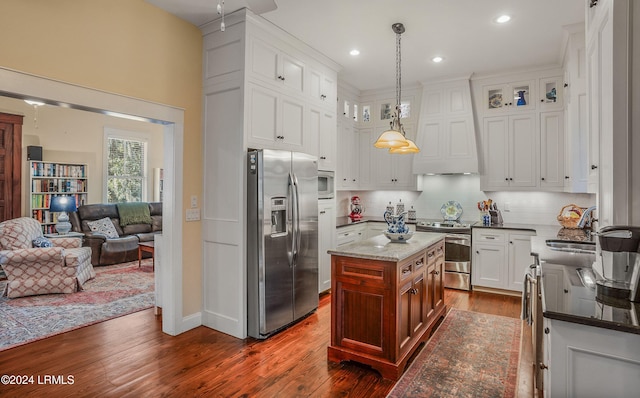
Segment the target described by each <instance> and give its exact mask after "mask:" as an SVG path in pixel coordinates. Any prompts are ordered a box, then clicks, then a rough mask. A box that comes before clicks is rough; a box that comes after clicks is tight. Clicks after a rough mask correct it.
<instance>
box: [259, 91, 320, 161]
mask: <svg viewBox="0 0 640 398" xmlns="http://www.w3.org/2000/svg"><path fill="white" fill-rule="evenodd" d="M248 97H249V98H248V104H249V113H248V120H247V130H248V134H249V135H248V138H247V140H248V145H249V146H250V147H255V148H270V149H289V150H293V151H302V152H308V153H312V154H315V153H317V144H311V143H310V142H308V139H307V138H308V137H309V130H308V129H306V128H305V105H304V103H302V102H300V101H299V100H297V99H295V98H293V97H289V96H286V95H284V94H280V93H278V92H277V91H274V90H272V89H269V88H266V87H262V86H259V85H257V84H248Z"/></svg>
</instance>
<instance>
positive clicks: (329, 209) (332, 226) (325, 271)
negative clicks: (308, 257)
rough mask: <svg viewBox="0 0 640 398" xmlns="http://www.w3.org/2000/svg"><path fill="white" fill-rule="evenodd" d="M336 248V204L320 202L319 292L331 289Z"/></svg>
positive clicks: (325, 201)
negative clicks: (333, 252)
mask: <svg viewBox="0 0 640 398" xmlns="http://www.w3.org/2000/svg"><path fill="white" fill-rule="evenodd" d="M335 247H336V204H335V201H334V200H333V199H328V200H320V201H319V202H318V291H319V292H320V293H322V292H324V291H327V290H329V289H331V255H330V254H328V253H327V250H330V249H333V248H335Z"/></svg>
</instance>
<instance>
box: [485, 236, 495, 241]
mask: <svg viewBox="0 0 640 398" xmlns="http://www.w3.org/2000/svg"><path fill="white" fill-rule="evenodd" d="M484 238H485V239H492V240H494V239H495V238H496V237H495V236H485V237H484Z"/></svg>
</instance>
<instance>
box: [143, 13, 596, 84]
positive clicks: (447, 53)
mask: <svg viewBox="0 0 640 398" xmlns="http://www.w3.org/2000/svg"><path fill="white" fill-rule="evenodd" d="M146 1H147V2H149V3H151V4H154V5H156V6H158V7H160V8H163V9H165V10H167V11H169V12H170V13H172V14H175V15H177V16H178V17H180V18H183V19H185V20H187V21H189V22H191V23H193V24H194V25H196V26H201V25H203V24H205V23H207V22H210V21H212V20H215V19H217V18H219V16H218V15H217V13H216V6H217V4H218V0H146ZM242 7H247V8H249V9H251V10H252V11H254V12H256V13H259V14H260V15H261V16H262V17H264V18H265V19H267V20H269V21H271V22H273V23H274V24H275V25H277V26H279V27H280V28H282V29H283V30H285V31H287V32H289V33H291V34H292V35H293V36H296V37H297V38H299V39H300V40H302V41H304V42H306V43H307V44H309V45H310V46H311V47H313V48H315V49H317V50H319V51H320V52H322V53H323V54H325V55H326V56H328V57H329V58H331V59H333V60H334V61H336V62H337V63H338V64H340V65H341V66H342V70H341V71H340V79H341V80H343V81H345V82H347V83H349V84H351V85H353V86H354V87H356V88H358V89H360V90H368V89H379V88H388V87H393V86H394V85H395V33H393V31H392V30H391V25H392V24H393V23H395V22H402V23H403V24H404V25H405V28H406V32H405V33H404V34H402V84H403V86H404V85H410V84H412V83H416V82H418V81H428V80H433V79H442V78H447V77H461V76H469V75H471V74H473V73H475V74H476V75H487V74H494V73H499V72H501V71H506V70H513V69H523V68H530V67H534V66H548V65H558V66H559V65H560V64H561V62H562V49H563V48H562V47H563V38H564V37H565V36H564V35H565V29H564V28H563V27H565V26H570V25H574V24H577V23H582V22H584V17H585V1H584V0H561V1H558V0H482V1H480V0H447V1H444V0H395V1H391V0H322V1H318V0H226V1H225V11H226V13H230V12H232V11H233V10H236V9H239V8H242ZM504 13H506V14H509V15H511V17H512V19H511V21H510V22H508V23H506V24H503V25H500V24H497V23H496V22H494V19H495V18H496V17H498V16H500V15H501V14H504ZM354 48H357V49H358V50H359V51H360V55H358V56H355V57H354V56H351V55H349V52H350V51H351V50H352V49H354ZM436 55H440V56H442V57H444V61H443V62H441V63H439V64H436V63H433V62H432V61H431V58H432V57H434V56H436Z"/></svg>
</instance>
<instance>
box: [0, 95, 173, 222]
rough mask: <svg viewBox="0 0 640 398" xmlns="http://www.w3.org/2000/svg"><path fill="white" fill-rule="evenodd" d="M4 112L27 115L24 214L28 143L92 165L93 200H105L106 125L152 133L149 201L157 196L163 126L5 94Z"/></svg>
mask: <svg viewBox="0 0 640 398" xmlns="http://www.w3.org/2000/svg"><path fill="white" fill-rule="evenodd" d="M0 112H3V113H11V114H16V115H24V120H23V125H22V159H23V162H22V165H23V173H22V197H23V200H22V202H23V203H22V214H23V215H26V213H27V212H28V208H25V206H26V203H27V202H26V198H27V197H28V195H29V175H28V174H27V171H26V164H27V161H26V160H27V146H30V145H35V146H41V147H42V155H43V156H42V158H43V160H44V161H52V162H78V163H85V164H87V165H88V173H87V176H88V178H89V182H88V188H89V195H88V196H89V203H102V202H103V193H104V192H103V191H104V182H103V170H102V169H103V161H102V158H103V144H104V128H105V127H112V128H116V129H119V130H126V131H136V132H142V133H148V136H149V145H148V165H149V169H148V177H149V178H148V186H147V194H148V200H151V199H152V198H153V168H154V167H162V160H163V159H162V158H163V134H162V131H163V128H162V125H159V124H153V123H147V122H140V121H135V120H127V119H122V118H117V117H113V116H107V115H103V114H99V113H94V112H86V111H81V110H76V109H70V108H62V107H57V106H50V105H46V106H40V107H38V108H37V113H36V109H35V108H34V107H32V106H30V105H28V104H26V103H25V102H24V101H22V100H18V99H14V98H8V97H1V96H0Z"/></svg>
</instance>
